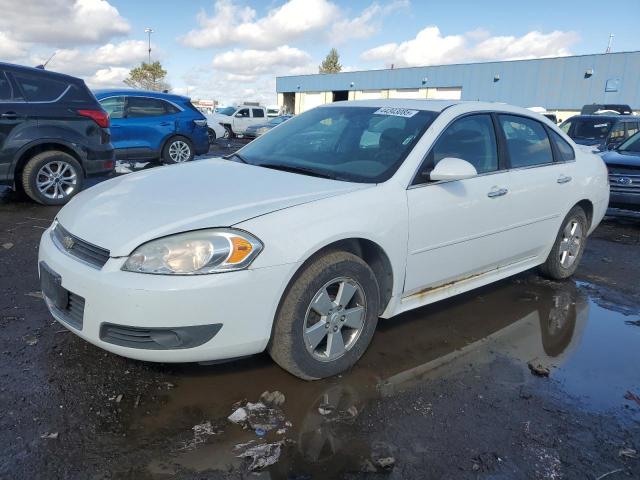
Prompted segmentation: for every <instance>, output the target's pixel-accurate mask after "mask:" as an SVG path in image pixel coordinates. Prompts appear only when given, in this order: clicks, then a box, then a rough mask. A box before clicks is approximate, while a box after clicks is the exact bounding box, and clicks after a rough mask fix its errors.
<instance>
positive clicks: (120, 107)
mask: <svg viewBox="0 0 640 480" xmlns="http://www.w3.org/2000/svg"><path fill="white" fill-rule="evenodd" d="M99 102H100V106H101V107H102V108H103V109H104V110H105V111H106V112H107V113H108V114H109V120H110V122H109V123H110V130H111V143H112V144H113V147H114V148H115V149H116V157H117V158H118V159H119V160H126V158H127V154H126V152H127V144H126V142H127V128H126V125H127V120H126V118H125V98H124V96H120V95H119V96H115V97H107V98H103V99H101V100H100V101H99Z"/></svg>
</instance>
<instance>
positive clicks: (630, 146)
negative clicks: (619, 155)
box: [618, 132, 640, 153]
mask: <svg viewBox="0 0 640 480" xmlns="http://www.w3.org/2000/svg"><path fill="white" fill-rule="evenodd" d="M618 151H619V152H627V153H640V132H638V133H636V134H635V135H634V136H633V137H631V138H629V139H628V140H627V141H626V142H624V143H623V144H622V145H620V146H619V147H618Z"/></svg>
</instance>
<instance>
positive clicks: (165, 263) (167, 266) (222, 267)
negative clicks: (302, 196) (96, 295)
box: [122, 228, 263, 275]
mask: <svg viewBox="0 0 640 480" xmlns="http://www.w3.org/2000/svg"><path fill="white" fill-rule="evenodd" d="M262 247H263V245H262V242H261V241H260V240H258V239H257V238H256V237H254V236H253V235H251V234H249V233H247V232H243V231H242V230H235V229H226V228H219V229H212V230H196V231H193V232H187V233H179V234H176V235H170V236H168V237H164V238H159V239H157V240H151V241H150V242H147V243H145V244H143V245H140V246H139V247H138V248H136V249H135V250H134V251H133V253H132V254H131V255H130V256H129V258H128V259H127V261H126V262H125V264H124V265H123V266H122V270H125V271H128V272H139V273H153V274H157V275H204V274H208V273H221V272H230V271H234V270H242V269H244V268H247V267H248V266H249V265H250V264H251V262H252V261H253V260H254V259H255V258H256V257H257V256H258V254H259V253H260V251H261V250H262Z"/></svg>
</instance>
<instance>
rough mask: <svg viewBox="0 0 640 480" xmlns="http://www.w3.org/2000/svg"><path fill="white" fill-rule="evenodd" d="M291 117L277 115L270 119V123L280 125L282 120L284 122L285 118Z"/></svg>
mask: <svg viewBox="0 0 640 480" xmlns="http://www.w3.org/2000/svg"><path fill="white" fill-rule="evenodd" d="M288 118H289V117H284V116H283V117H275V118H272V119H271V120H269V123H270V124H271V125H280V124H281V123H282V122H284V121H285V120H287V119H288Z"/></svg>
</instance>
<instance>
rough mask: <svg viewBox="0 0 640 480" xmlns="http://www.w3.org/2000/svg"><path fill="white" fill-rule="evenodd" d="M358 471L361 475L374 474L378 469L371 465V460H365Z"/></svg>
mask: <svg viewBox="0 0 640 480" xmlns="http://www.w3.org/2000/svg"><path fill="white" fill-rule="evenodd" d="M360 471H361V472H362V473H375V472H377V471H378V469H377V468H376V467H375V466H374V465H373V463H371V460H369V459H368V458H367V459H365V460H363V461H362V463H361V464H360Z"/></svg>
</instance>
